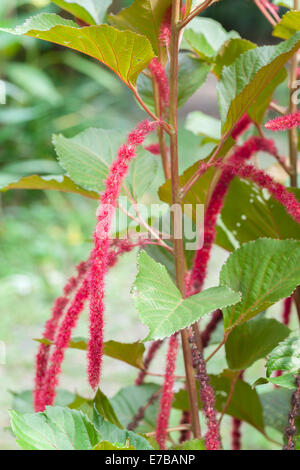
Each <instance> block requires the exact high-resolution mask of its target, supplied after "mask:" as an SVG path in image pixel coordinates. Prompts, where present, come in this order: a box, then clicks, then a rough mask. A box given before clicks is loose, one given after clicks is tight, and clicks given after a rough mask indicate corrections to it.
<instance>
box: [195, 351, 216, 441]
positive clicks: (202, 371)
mask: <svg viewBox="0 0 300 470" xmlns="http://www.w3.org/2000/svg"><path fill="white" fill-rule="evenodd" d="M192 354H193V365H194V368H195V370H196V378H197V380H198V381H199V384H200V398H201V401H202V405H203V412H204V415H205V417H206V423H207V433H206V436H205V447H206V449H207V450H220V449H221V448H222V445H221V439H220V429H219V422H218V420H217V412H216V410H215V393H214V390H213V388H212V386H211V385H210V382H209V377H208V375H207V371H206V363H205V360H204V357H203V354H202V353H201V352H200V351H199V350H198V349H197V347H196V345H195V344H194V342H192Z"/></svg>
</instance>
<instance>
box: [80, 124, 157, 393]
mask: <svg viewBox="0 0 300 470" xmlns="http://www.w3.org/2000/svg"><path fill="white" fill-rule="evenodd" d="M158 125H159V123H158V122H150V121H148V120H145V121H142V122H141V123H140V124H139V125H138V126H137V127H136V128H135V129H134V130H133V131H131V132H130V134H129V135H128V139H127V144H123V145H122V146H121V147H120V149H119V152H118V156H117V159H116V160H115V161H114V162H113V164H112V165H111V167H110V170H109V175H108V177H107V179H106V182H105V190H104V191H103V193H102V195H101V198H100V203H99V208H98V212H97V225H96V229H95V232H94V249H93V251H92V255H91V269H90V341H89V346H88V377H89V383H90V385H91V387H92V388H93V389H95V388H96V387H97V385H98V383H99V381H100V375H101V364H102V350H103V327H104V319H103V314H104V287H105V284H104V281H105V276H106V272H107V267H108V265H107V263H108V260H109V259H108V255H109V245H110V231H111V225H112V221H113V217H114V214H115V210H116V205H117V201H118V197H119V194H120V191H121V186H122V183H123V181H124V179H125V177H126V175H127V172H128V169H129V164H130V162H131V161H132V160H133V159H134V158H135V157H136V149H137V147H138V146H139V145H142V144H143V142H144V140H145V138H146V136H147V135H148V134H149V133H150V132H152V131H153V130H155V129H156V128H157V126H158Z"/></svg>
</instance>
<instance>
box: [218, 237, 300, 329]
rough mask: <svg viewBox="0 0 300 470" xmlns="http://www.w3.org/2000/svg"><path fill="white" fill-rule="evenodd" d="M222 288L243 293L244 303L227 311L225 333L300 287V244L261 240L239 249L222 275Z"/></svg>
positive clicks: (224, 268) (232, 255)
mask: <svg viewBox="0 0 300 470" xmlns="http://www.w3.org/2000/svg"><path fill="white" fill-rule="evenodd" d="M220 283H221V285H226V286H228V287H231V289H233V290H235V291H240V292H241V294H242V300H241V302H239V303H238V304H235V305H234V306H232V307H227V308H225V309H223V315H224V327H225V331H226V332H227V333H229V331H231V330H232V328H234V327H235V326H236V325H238V324H240V323H244V322H245V321H247V320H249V319H250V318H252V317H254V316H255V315H257V314H258V313H259V312H262V311H263V310H266V309H267V308H269V307H270V306H271V305H273V304H274V303H275V302H277V301H278V300H281V299H284V298H286V297H289V295H290V294H291V293H292V292H293V291H294V289H295V288H296V287H297V286H298V285H299V284H300V242H298V241H295V240H271V239H266V238H262V239H258V240H256V241H254V242H250V243H245V244H244V245H242V246H241V248H239V249H237V250H235V251H234V252H233V253H232V254H231V255H230V256H229V258H228V260H227V262H226V263H225V264H224V266H223V268H222V271H221V274H220Z"/></svg>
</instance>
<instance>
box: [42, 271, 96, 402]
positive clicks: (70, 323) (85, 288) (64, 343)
mask: <svg viewBox="0 0 300 470" xmlns="http://www.w3.org/2000/svg"><path fill="white" fill-rule="evenodd" d="M88 295H89V282H88V277H86V278H85V279H84V280H83V282H82V284H81V286H80V288H79V289H78V291H77V293H76V295H75V297H74V299H73V301H72V303H71V305H70V307H69V308H68V311H67V313H66V315H65V318H64V319H63V321H62V324H61V325H60V327H59V330H58V334H57V338H56V340H55V343H54V352H53V354H52V356H51V358H50V367H49V369H48V371H47V374H46V377H45V382H44V385H43V389H42V391H41V394H40V406H39V408H40V409H39V411H44V409H45V406H48V405H53V403H54V400H55V396H56V386H57V384H58V375H59V374H60V372H61V364H62V362H63V359H64V355H65V351H66V349H67V347H68V345H69V342H70V339H71V334H72V331H73V329H74V328H75V326H76V324H77V320H78V317H79V315H80V313H81V312H82V310H83V307H84V304H85V302H86V301H87V299H88Z"/></svg>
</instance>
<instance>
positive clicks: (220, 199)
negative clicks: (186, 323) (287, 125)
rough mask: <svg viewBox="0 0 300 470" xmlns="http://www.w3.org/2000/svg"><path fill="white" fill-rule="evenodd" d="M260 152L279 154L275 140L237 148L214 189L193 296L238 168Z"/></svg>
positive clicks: (203, 274)
mask: <svg viewBox="0 0 300 470" xmlns="http://www.w3.org/2000/svg"><path fill="white" fill-rule="evenodd" d="M258 151H266V152H269V153H271V154H272V155H275V154H277V150H276V147H275V144H274V142H273V140H267V139H262V138H261V137H250V138H249V139H248V140H246V142H245V143H244V144H243V145H242V146H241V147H237V149H236V150H235V152H234V153H233V155H232V156H231V157H230V159H229V162H228V165H227V166H226V167H225V168H224V170H223V172H222V175H221V177H220V179H219V181H218V183H217V185H216V187H215V189H214V192H213V195H212V197H211V200H210V202H209V204H208V207H207V210H206V212H205V218H204V241H203V246H202V247H201V248H200V249H199V250H198V251H197V252H196V256H195V259H194V266H193V269H192V272H191V274H190V280H189V286H190V287H189V289H188V291H189V293H190V294H191V295H192V294H195V293H197V292H199V291H200V290H201V289H202V287H203V283H204V280H205V278H206V273H207V266H208V262H209V259H210V254H211V250H212V246H213V243H214V241H215V238H216V225H217V220H218V217H219V214H220V212H221V210H222V208H223V205H224V201H225V197H226V194H227V192H228V189H229V186H230V183H231V181H232V180H233V178H234V176H235V174H236V171H237V167H238V166H239V165H241V163H243V162H245V161H247V160H249V159H250V158H251V157H252V156H253V155H254V154H255V153H256V152H258Z"/></svg>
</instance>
